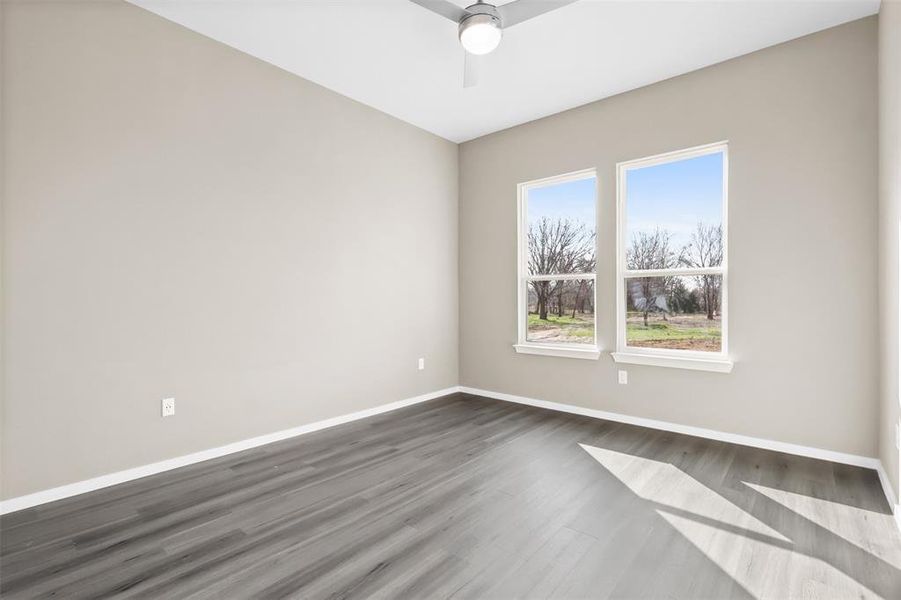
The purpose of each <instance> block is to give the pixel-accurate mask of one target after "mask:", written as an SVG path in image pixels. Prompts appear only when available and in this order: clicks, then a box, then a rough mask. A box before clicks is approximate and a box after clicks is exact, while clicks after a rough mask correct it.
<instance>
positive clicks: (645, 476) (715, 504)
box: [580, 444, 791, 543]
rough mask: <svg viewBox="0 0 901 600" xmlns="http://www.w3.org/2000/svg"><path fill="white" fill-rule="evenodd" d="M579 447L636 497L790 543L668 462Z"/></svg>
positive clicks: (584, 446)
mask: <svg viewBox="0 0 901 600" xmlns="http://www.w3.org/2000/svg"><path fill="white" fill-rule="evenodd" d="M580 446H582V448H583V449H584V450H585V451H586V452H588V454H590V455H591V456H592V457H594V459H595V460H597V461H598V462H599V463H600V464H601V465H603V466H604V467H605V468H606V469H607V470H608V471H610V472H611V473H612V474H613V475H615V476H616V478H617V479H619V480H620V481H622V482H623V483H624V484H625V485H626V486H627V487H628V488H629V489H630V490H632V492H634V493H635V494H636V495H637V496H639V497H640V498H644V499H646V500H651V501H653V502H657V503H661V504H665V505H667V506H670V507H672V508H674V509H678V510H680V511H686V512H691V513H698V515H699V516H700V517H702V518H706V519H712V520H715V521H718V522H720V523H722V524H723V525H725V526H727V527H731V528H738V529H742V530H747V531H749V532H751V533H755V534H758V535H760V536H765V537H767V538H772V539H773V541H775V542H783V543H790V542H791V540H789V539H788V538H786V537H785V536H784V535H782V534H781V533H779V532H778V531H776V530H775V529H773V528H772V527H769V526H768V525H766V524H765V523H763V522H761V521H759V520H758V519H756V518H754V517H753V516H751V515H749V514H748V513H747V512H745V511H744V510H742V509H740V508H739V507H737V506H735V504H733V503H732V502H730V501H729V500H727V499H725V498H723V497H722V496H720V495H719V494H717V493H716V492H714V491H713V490H711V489H710V488H708V487H707V486H705V485H703V484H702V483H701V482H699V481H698V480H697V479H695V478H694V477H691V476H690V475H688V474H687V473H685V472H684V471H682V470H681V469H679V468H677V467H676V466H674V465H672V464H671V463H668V462H661V461H656V460H651V459H648V458H642V457H640V456H633V455H631V454H624V453H622V452H615V451H613V450H607V449H605V448H597V447H595V446H588V445H586V444H580ZM699 511H701V512H699Z"/></svg>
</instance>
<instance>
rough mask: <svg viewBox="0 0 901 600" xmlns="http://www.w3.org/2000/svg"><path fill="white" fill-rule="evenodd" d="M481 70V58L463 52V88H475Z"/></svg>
mask: <svg viewBox="0 0 901 600" xmlns="http://www.w3.org/2000/svg"><path fill="white" fill-rule="evenodd" d="M481 69H482V57H481V56H477V55H475V54H470V53H469V52H466V51H465V50H464V51H463V87H464V88H471V87H475V85H476V84H478V83H479V73H480V71H481Z"/></svg>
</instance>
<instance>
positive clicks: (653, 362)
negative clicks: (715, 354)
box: [612, 352, 732, 373]
mask: <svg viewBox="0 0 901 600" xmlns="http://www.w3.org/2000/svg"><path fill="white" fill-rule="evenodd" d="M612 356H613V360H614V361H615V362H618V363H627V364H631V365H648V366H652V367H669V368H672V369H690V370H693V371H712V372H714V373H729V372H731V371H732V361H731V360H728V359H723V358H688V357H682V356H658V355H651V354H633V353H629V352H613V353H612Z"/></svg>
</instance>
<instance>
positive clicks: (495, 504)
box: [0, 394, 901, 600]
mask: <svg viewBox="0 0 901 600" xmlns="http://www.w3.org/2000/svg"><path fill="white" fill-rule="evenodd" d="M0 594H2V596H3V598H10V599H12V598H47V597H67V598H68V597H77V598H99V597H143V598H333V597H334V598H717V599H719V598H779V599H781V598H887V599H889V598H891V599H896V600H897V599H899V598H901V535H899V532H898V530H897V528H896V526H895V524H894V522H893V520H892V517H891V515H890V514H889V508H888V505H887V503H886V501H885V498H884V496H883V494H882V491H881V489H880V487H879V482H878V480H877V477H876V474H875V472H873V471H870V470H866V469H860V468H855V467H848V466H844V465H838V464H833V463H828V462H822V461H816V460H811V459H805V458H799V457H795V456H790V455H785V454H780V453H776V452H769V451H763V450H756V449H753V448H745V447H740V446H734V445H730V444H725V443H720V442H713V441H708V440H703V439H699V438H694V437H689V436H683V435H677V434H670V433H665V432H660V431H654V430H651V429H645V428H641V427H634V426H630V425H623V424H618V423H612V422H607V421H600V420H596V419H590V418H586V417H579V416H574V415H567V414H560V413H555V412H551V411H546V410H542V409H537V408H533V407H527V406H519V405H515V404H510V403H505V402H500V401H495V400H489V399H485V398H477V397H473V396H467V395H463V394H458V395H453V396H449V397H446V398H441V399H438V400H434V401H431V402H427V403H423V404H419V405H416V406H412V407H409V408H405V409H401V410H398V411H395V412H392V413H387V414H384V415H380V416H377V417H372V418H369V419H366V420H362V421H357V422H354V423H349V424H346V425H342V426H338V427H334V428H332V429H328V430H324V431H320V432H317V433H314V434H309V435H305V436H301V437H298V438H294V439H292V440H286V441H283V442H279V443H276V444H272V445H269V446H265V447H261V448H257V449H253V450H248V451H246V452H242V453H239V454H233V455H230V456H227V457H223V458H220V459H216V460H213V461H209V462H206V463H201V464H197V465H192V466H189V467H185V468H182V469H178V470H175V471H170V472H168V473H164V474H160V475H156V476H153V477H148V478H145V479H142V480H138V481H134V482H130V483H127V484H123V485H119V486H116V487H113V488H107V489H105V490H100V491H97V492H93V493H90V494H85V495H82V496H78V497H75V498H70V499H66V500H61V501H59V502H55V503H53V504H47V505H43V506H40V507H36V508H33V509H28V510H24V511H20V512H17V513H12V514H9V515H5V516H3V517H2V518H0Z"/></svg>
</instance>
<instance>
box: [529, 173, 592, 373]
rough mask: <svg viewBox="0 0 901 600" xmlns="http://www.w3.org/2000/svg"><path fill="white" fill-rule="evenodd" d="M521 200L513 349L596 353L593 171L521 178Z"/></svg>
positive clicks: (570, 354)
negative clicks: (516, 322) (517, 323)
mask: <svg viewBox="0 0 901 600" xmlns="http://www.w3.org/2000/svg"><path fill="white" fill-rule="evenodd" d="M518 201H519V215H518V216H519V228H518V229H519V231H518V233H519V282H518V285H519V290H518V296H519V311H518V319H519V327H518V329H519V339H518V343H517V344H516V345H515V346H514V347H515V348H516V351H517V352H521V353H526V354H547V355H551V356H566V357H573V358H592V359H596V358H598V356H599V350H598V347H597V331H596V329H597V328H596V320H595V308H596V307H595V303H596V297H595V274H596V269H595V256H596V252H597V209H596V205H597V180H596V177H595V172H594V171H593V170H590V171H580V172H578V173H570V174H568V175H560V176H558V177H550V178H548V179H542V180H539V181H531V182H529V183H522V184H520V185H519V200H518Z"/></svg>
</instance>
